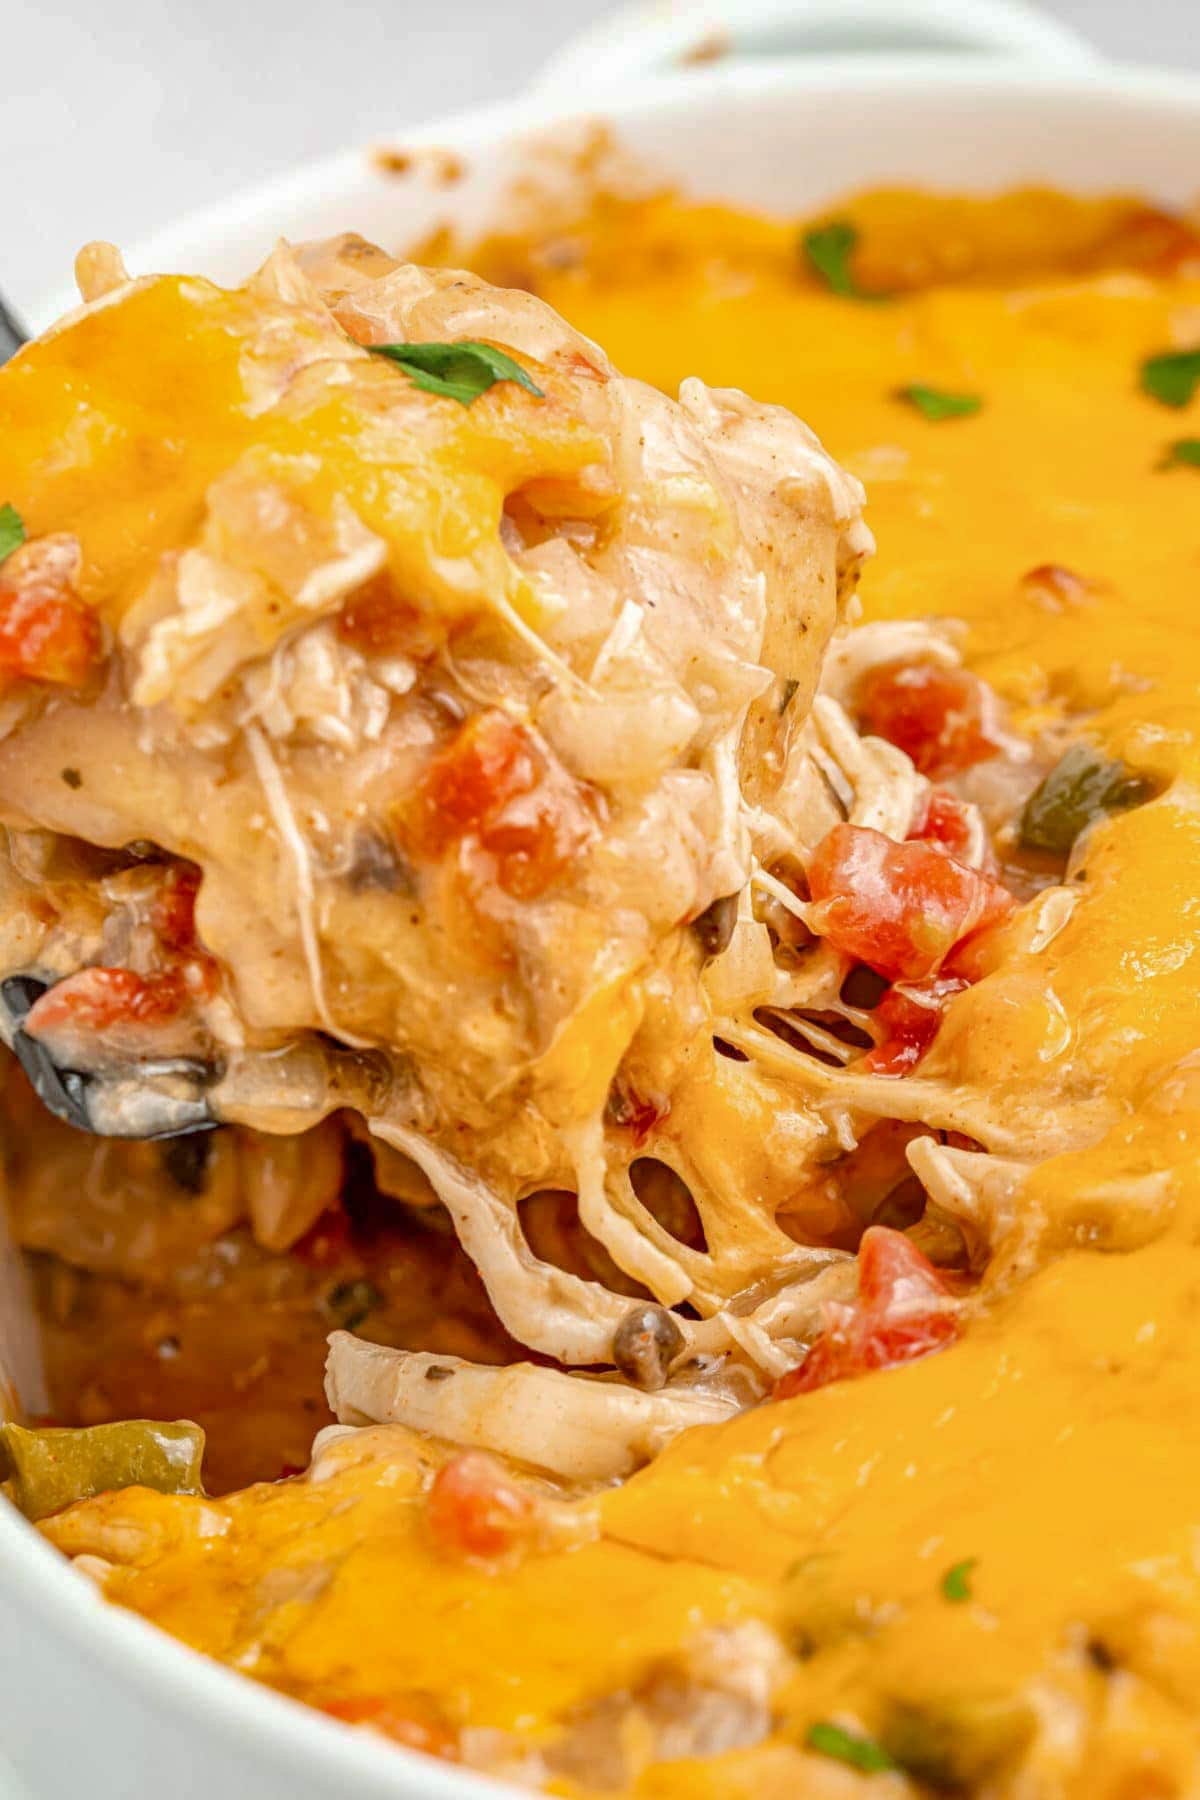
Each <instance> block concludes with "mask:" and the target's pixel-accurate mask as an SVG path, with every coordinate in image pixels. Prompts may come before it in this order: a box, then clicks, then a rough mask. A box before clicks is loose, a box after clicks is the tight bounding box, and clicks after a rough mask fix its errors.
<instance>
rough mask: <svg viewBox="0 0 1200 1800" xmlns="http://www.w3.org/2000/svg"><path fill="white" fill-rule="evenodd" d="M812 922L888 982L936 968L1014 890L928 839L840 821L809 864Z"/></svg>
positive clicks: (1002, 911)
mask: <svg viewBox="0 0 1200 1800" xmlns="http://www.w3.org/2000/svg"><path fill="white" fill-rule="evenodd" d="M808 885H809V892H810V893H811V895H812V898H813V901H814V905H813V906H812V907H811V908H810V912H809V918H810V921H811V924H812V928H813V930H814V931H816V932H817V933H818V934H819V935H820V936H822V937H826V938H828V939H829V941H830V943H832V944H833V945H834V946H835V947H836V948H837V949H838V950H841V951H843V952H844V953H845V954H846V955H847V956H852V957H854V958H855V960H856V961H858V962H864V963H866V964H867V966H868V967H869V968H872V969H875V970H876V971H877V972H878V973H879V974H880V975H886V976H887V978H888V980H889V981H923V980H925V979H926V977H927V976H930V975H933V974H936V972H937V970H938V968H939V967H940V966H941V963H942V961H943V959H944V958H945V957H946V956H948V955H949V953H950V951H951V950H952V949H953V948H954V946H955V945H956V944H958V943H960V942H961V941H962V940H963V939H964V938H967V937H970V936H971V935H972V934H973V933H975V932H977V931H982V930H983V929H984V928H985V927H987V926H989V925H993V924H995V923H996V922H997V921H998V920H999V919H1002V918H1003V917H1004V916H1005V915H1006V914H1007V913H1008V912H1009V910H1010V909H1011V907H1012V905H1013V899H1012V895H1011V894H1010V893H1009V892H1008V891H1007V889H1006V888H1003V887H1001V885H1000V883H999V882H998V881H993V880H992V878H991V876H989V875H982V874H980V873H979V872H978V871H977V870H975V869H969V868H967V866H966V865H965V863H960V862H958V861H956V859H955V858H954V857H953V856H948V855H947V854H946V852H945V851H944V850H937V849H934V848H933V846H932V845H930V844H924V843H907V844H897V843H896V842H894V840H893V839H891V838H888V837H885V836H884V835H883V833H882V832H880V831H872V830H871V829H870V828H869V827H868V826H863V825H835V826H834V828H833V830H832V831H831V832H830V833H829V834H828V836H827V837H825V838H823V839H822V841H821V843H820V844H819V845H818V846H817V853H816V855H815V856H814V858H813V860H812V863H811V865H810V867H809V871H808Z"/></svg>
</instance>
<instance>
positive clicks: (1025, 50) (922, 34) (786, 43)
mask: <svg viewBox="0 0 1200 1800" xmlns="http://www.w3.org/2000/svg"><path fill="white" fill-rule="evenodd" d="M922 53H924V54H926V55H929V54H934V55H938V54H946V53H950V54H952V55H953V54H961V55H968V56H978V55H984V56H999V57H1007V58H1012V59H1016V60H1019V61H1021V62H1026V63H1034V64H1037V65H1039V66H1041V67H1058V68H1062V67H1072V66H1073V67H1076V68H1079V67H1084V66H1087V65H1088V64H1091V63H1095V62H1097V61H1098V60H1099V57H1098V53H1097V51H1096V50H1094V49H1093V48H1092V46H1091V45H1090V44H1089V43H1088V42H1087V41H1086V39H1084V38H1082V37H1080V36H1079V35H1078V34H1077V33H1076V32H1074V31H1073V30H1071V28H1070V27H1069V26H1067V25H1063V24H1060V23H1059V21H1058V20H1057V19H1052V18H1050V17H1049V16H1048V15H1047V14H1046V13H1044V12H1042V11H1041V10H1040V9H1039V8H1038V7H1036V6H1033V5H1030V4H1027V0H634V4H632V5H626V6H623V7H621V8H619V9H618V10H617V11H616V12H612V13H608V14H607V15H606V16H605V17H604V18H602V19H601V20H599V21H598V23H597V24H595V25H593V26H591V27H589V28H588V30H586V31H584V32H581V33H580V34H579V35H578V36H577V37H574V38H572V39H570V40H569V41H568V43H567V44H565V45H564V46H563V48H562V49H561V50H559V51H558V52H556V54H555V55H553V56H552V57H551V58H550V60H549V62H548V63H547V64H546V66H545V68H544V69H543V70H542V73H541V75H540V77H539V78H538V81H537V83H536V87H537V91H538V92H539V93H540V94H547V93H553V92H555V91H558V92H561V93H576V94H577V93H578V91H579V89H580V87H581V86H584V87H587V88H591V89H594V88H597V87H613V86H616V85H618V84H625V83H628V82H629V81H631V80H634V81H636V80H637V79H639V78H640V77H642V76H647V75H662V74H665V73H667V72H669V71H670V70H672V69H686V68H689V67H692V66H695V65H698V64H703V63H707V62H717V61H722V62H723V61H725V60H726V59H727V58H735V59H741V60H745V59H756V58H765V57H771V58H784V59H786V58H789V57H798V56H804V57H810V56H844V55H847V54H852V55H858V54H862V55H871V56H889V57H891V56H896V55H913V54H918V55H919V54H922Z"/></svg>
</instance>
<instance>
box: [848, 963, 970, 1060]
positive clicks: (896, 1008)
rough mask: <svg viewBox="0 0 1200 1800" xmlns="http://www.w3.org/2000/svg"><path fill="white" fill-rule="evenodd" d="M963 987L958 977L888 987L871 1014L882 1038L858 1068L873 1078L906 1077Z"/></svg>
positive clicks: (938, 977) (930, 1041)
mask: <svg viewBox="0 0 1200 1800" xmlns="http://www.w3.org/2000/svg"><path fill="white" fill-rule="evenodd" d="M966 986H967V983H966V982H965V981H964V980H963V979H962V978H961V977H959V976H947V975H943V976H937V977H935V978H934V979H933V980H932V981H918V982H914V983H910V984H909V985H908V986H905V987H892V988H889V989H888V991H887V993H886V994H885V995H884V996H883V999H882V1000H881V1001H880V1002H879V1005H878V1006H877V1007H876V1008H875V1010H874V1012H873V1013H872V1014H871V1018H872V1020H873V1022H874V1023H875V1024H877V1025H879V1026H881V1027H882V1030H883V1036H882V1037H881V1039H880V1040H879V1042H878V1043H877V1044H876V1046H875V1048H874V1049H873V1050H871V1051H870V1052H868V1054H867V1055H866V1056H865V1057H864V1058H863V1060H862V1064H861V1066H862V1067H863V1068H864V1069H869V1070H870V1071H871V1073H872V1074H873V1075H907V1074H908V1072H909V1070H910V1069H915V1068H916V1066H917V1064H918V1063H919V1062H920V1060H921V1058H922V1057H923V1056H924V1054H925V1052H926V1051H927V1050H928V1048H929V1046H930V1045H931V1044H932V1042H933V1040H934V1038H935V1037H936V1036H937V1032H938V1026H939V1025H940V1024H941V1022H942V1014H943V1013H944V1012H945V1010H946V1006H947V1004H948V1003H949V1001H950V1000H951V998H952V997H953V996H954V995H955V994H960V993H961V992H962V990H963V989H964V988H965V987H966Z"/></svg>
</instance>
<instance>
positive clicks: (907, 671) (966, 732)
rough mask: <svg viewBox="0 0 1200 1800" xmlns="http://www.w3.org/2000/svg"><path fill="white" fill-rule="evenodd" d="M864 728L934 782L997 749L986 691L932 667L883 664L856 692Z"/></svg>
mask: <svg viewBox="0 0 1200 1800" xmlns="http://www.w3.org/2000/svg"><path fill="white" fill-rule="evenodd" d="M858 707H859V714H860V717H861V720H862V724H863V726H864V728H865V729H866V730H867V731H869V732H871V733H872V734H873V735H874V736H875V737H881V738H886V739H887V741H888V743H889V744H895V745H896V746H897V747H898V748H899V749H901V750H903V751H905V752H906V753H907V754H908V755H909V756H911V758H912V760H913V762H914V763H915V764H916V766H917V768H918V769H920V771H921V773H922V775H928V776H929V777H930V778H931V780H934V781H940V780H941V779H943V777H945V776H947V775H953V774H955V773H956V772H957V771H958V770H960V769H969V768H970V767H971V766H972V764H974V763H979V762H986V760H987V759H988V757H989V756H995V755H996V753H997V751H998V750H999V749H1000V743H999V740H998V737H997V736H996V723H995V711H996V702H995V699H994V697H993V695H992V692H991V689H990V688H989V687H988V686H987V684H986V683H985V682H983V681H981V680H980V679H979V677H978V675H973V674H972V673H971V672H970V670H969V669H944V668H941V667H939V665H938V664H937V663H931V662H914V661H900V662H891V663H884V664H882V665H881V666H880V667H879V668H877V669H872V670H871V671H870V673H869V674H868V675H867V676H866V677H865V678H864V680H863V682H862V685H861V687H860V689H859V694H858Z"/></svg>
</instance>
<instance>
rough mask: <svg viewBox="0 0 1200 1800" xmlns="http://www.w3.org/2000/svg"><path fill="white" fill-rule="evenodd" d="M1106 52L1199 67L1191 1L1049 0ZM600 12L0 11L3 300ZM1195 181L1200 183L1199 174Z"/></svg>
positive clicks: (587, 7)
mask: <svg viewBox="0 0 1200 1800" xmlns="http://www.w3.org/2000/svg"><path fill="white" fill-rule="evenodd" d="M1045 4H1046V6H1047V10H1048V11H1050V12H1053V13H1056V14H1057V15H1058V16H1059V17H1061V18H1062V19H1064V20H1066V21H1068V22H1069V23H1071V24H1072V25H1074V26H1075V27H1076V28H1077V29H1079V30H1081V31H1083V32H1085V33H1086V34H1087V35H1088V36H1089V37H1090V38H1091V39H1092V41H1093V42H1094V43H1095V44H1096V45H1098V46H1099V47H1100V48H1101V49H1102V50H1103V51H1104V52H1105V53H1106V54H1108V55H1111V56H1113V57H1120V58H1124V59H1126V60H1128V61H1135V60H1136V61H1141V62H1152V63H1160V64H1166V65H1171V66H1174V67H1181V66H1191V67H1200V24H1198V18H1197V0H1138V4H1137V5H1136V6H1130V5H1129V4H1128V0H1045ZM603 10H604V5H603V0H434V4H432V5H422V6H420V7H417V6H415V5H414V4H413V0H337V3H336V4H325V5H315V4H312V3H311V0H310V4H308V5H303V6H301V5H297V4H296V3H295V0H4V6H3V13H4V17H5V19H6V25H5V67H6V69H7V70H8V71H9V80H8V81H7V82H6V84H5V86H6V92H5V96H4V109H3V128H2V129H3V139H4V152H5V153H4V158H3V166H4V168H5V171H6V174H7V177H8V179H7V182H6V190H7V193H6V202H7V203H6V206H5V226H4V236H3V244H4V248H3V255H2V256H0V288H3V290H4V291H5V292H6V293H7V294H8V297H9V299H10V300H11V301H12V302H13V303H14V304H15V305H16V306H17V308H18V309H20V307H21V306H22V305H25V306H32V303H33V301H34V300H35V298H38V297H40V296H42V295H44V294H46V293H47V292H49V291H51V290H54V289H58V288H60V287H61V286H62V285H63V283H64V280H65V279H66V278H67V277H68V276H69V272H70V262H71V258H72V257H73V255H74V252H75V250H76V249H77V248H78V246H79V245H80V244H81V243H83V242H84V241H86V240H87V239H88V238H93V237H105V238H110V239H112V240H114V241H116V242H118V243H126V244H128V243H131V242H133V241H135V240H137V239H138V238H141V237H142V236H144V235H146V234H147V233H148V232H150V231H152V230H154V229H156V228H157V227H158V226H159V225H161V224H163V223H164V222H165V221H166V220H168V219H170V218H172V217H174V216H178V214H180V213H181V212H184V211H186V210H188V209H190V208H191V207H193V206H196V205H198V204H201V203H203V202H206V201H209V200H215V199H219V198H221V196H223V195H224V194H227V193H229V192H231V191H232V190H234V189H236V188H238V187H240V186H242V185H243V184H245V183H247V182H250V181H255V180H257V179H258V178H260V177H261V176H264V175H266V174H269V173H273V172H275V171H277V170H280V169H284V168H286V167H288V166H289V165H290V164H293V163H295V162H297V161H300V160H303V159H307V158H309V157H312V156H315V155H318V154H320V153H322V152H324V151H327V150H333V149H336V148H338V147H340V146H341V145H344V144H347V143H352V142H357V141H366V140H377V139H386V138H388V137H389V136H394V135H395V134H397V133H398V132H402V131H403V128H404V127H405V126H406V125H411V124H414V123H416V122H417V121H418V120H423V119H430V118H434V117H436V116H437V115H438V114H439V113H448V112H451V111H458V110H460V109H461V108H463V107H466V106H470V105H472V104H474V103H476V102H478V101H482V100H490V99H493V98H501V97H503V96H504V95H506V94H510V93H515V92H516V91H517V90H518V89H519V88H520V87H521V85H522V84H523V83H524V82H525V81H526V80H527V79H528V78H529V77H530V75H531V74H532V73H533V72H534V71H535V70H536V69H537V68H538V67H539V65H540V64H541V62H542V61H543V60H544V59H545V57H546V55H547V54H548V53H549V51H550V50H551V49H553V48H554V47H555V46H556V45H558V44H559V43H561V42H563V41H564V40H565V39H566V38H567V37H569V36H570V35H571V34H572V33H573V32H575V31H577V30H578V29H579V28H580V26H582V25H585V24H588V23H590V22H591V21H592V20H593V19H594V18H596V17H597V16H598V15H599V14H600V13H601V12H602V11H603ZM1197 181H1198V184H1200V174H1198V176H1197Z"/></svg>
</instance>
